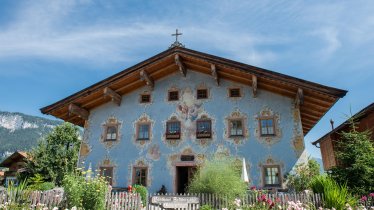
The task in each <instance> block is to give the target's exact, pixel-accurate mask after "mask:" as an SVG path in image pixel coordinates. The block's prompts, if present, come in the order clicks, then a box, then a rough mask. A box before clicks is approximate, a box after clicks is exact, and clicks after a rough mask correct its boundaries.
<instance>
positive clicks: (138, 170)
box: [133, 167, 148, 187]
mask: <svg viewBox="0 0 374 210" xmlns="http://www.w3.org/2000/svg"><path fill="white" fill-rule="evenodd" d="M147 171H148V168H147V167H134V169H133V184H137V185H142V186H144V187H146V186H147Z"/></svg>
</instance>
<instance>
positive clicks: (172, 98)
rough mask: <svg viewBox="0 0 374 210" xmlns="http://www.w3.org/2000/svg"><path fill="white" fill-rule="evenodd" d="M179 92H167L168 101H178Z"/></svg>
mask: <svg viewBox="0 0 374 210" xmlns="http://www.w3.org/2000/svg"><path fill="white" fill-rule="evenodd" d="M178 100H179V92H178V91H177V90H172V91H169V101H178Z"/></svg>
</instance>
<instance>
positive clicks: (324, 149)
mask: <svg viewBox="0 0 374 210" xmlns="http://www.w3.org/2000/svg"><path fill="white" fill-rule="evenodd" d="M352 118H353V119H354V121H355V123H356V126H357V131H360V132H361V131H366V130H369V131H371V132H372V133H371V139H372V140H373V141H374V132H373V131H374V103H372V104H370V105H369V106H367V107H365V108H363V109H362V110H361V111H359V112H357V113H356V114H355V115H354V116H352ZM349 122H350V120H347V121H345V122H343V123H342V124H341V125H339V126H338V127H336V128H334V124H333V121H331V126H332V130H331V131H330V132H328V133H327V134H326V135H324V136H322V137H321V138H320V139H318V140H317V141H315V142H313V143H312V144H313V145H315V146H316V147H318V148H320V149H321V155H322V161H323V168H324V169H325V170H329V169H330V168H331V167H334V166H336V164H337V160H336V157H335V153H336V150H337V149H336V147H337V143H338V142H339V139H340V133H341V132H348V131H349V130H350V129H351V128H350V124H349Z"/></svg>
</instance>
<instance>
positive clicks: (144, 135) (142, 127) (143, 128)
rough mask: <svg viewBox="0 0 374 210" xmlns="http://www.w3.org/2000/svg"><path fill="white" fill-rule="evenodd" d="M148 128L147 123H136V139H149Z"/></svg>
mask: <svg viewBox="0 0 374 210" xmlns="http://www.w3.org/2000/svg"><path fill="white" fill-rule="evenodd" d="M149 130H150V126H149V124H148V123H146V124H138V128H137V131H138V134H137V140H149V133H150V132H149Z"/></svg>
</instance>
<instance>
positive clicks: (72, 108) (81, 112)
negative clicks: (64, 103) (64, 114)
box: [69, 104, 89, 120]
mask: <svg viewBox="0 0 374 210" xmlns="http://www.w3.org/2000/svg"><path fill="white" fill-rule="evenodd" d="M71 114H75V115H77V116H79V117H80V118H82V119H84V120H88V115H89V112H88V111H87V110H86V109H84V108H82V107H80V106H78V105H75V104H70V105H69V115H71Z"/></svg>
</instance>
